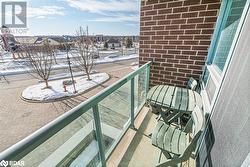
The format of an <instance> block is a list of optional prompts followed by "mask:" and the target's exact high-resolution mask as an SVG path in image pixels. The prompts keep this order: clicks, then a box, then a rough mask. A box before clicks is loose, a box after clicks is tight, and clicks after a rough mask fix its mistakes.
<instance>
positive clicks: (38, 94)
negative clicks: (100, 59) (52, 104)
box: [22, 73, 109, 101]
mask: <svg viewBox="0 0 250 167" xmlns="http://www.w3.org/2000/svg"><path fill="white" fill-rule="evenodd" d="M90 77H91V79H92V80H91V81H87V76H83V77H75V78H74V80H75V81H76V84H75V86H76V91H77V93H76V94H74V88H73V85H69V86H67V87H66V89H67V92H65V91H64V88H63V81H65V80H69V79H64V80H56V81H50V82H49V86H51V89H44V87H45V83H39V84H37V85H32V86H29V87H28V88H26V89H25V90H24V91H23V92H22V97H23V98H24V99H27V100H37V101H46V100H55V99H59V98H62V97H70V96H73V95H77V94H80V93H83V92H85V91H87V90H88V89H90V88H93V87H94V86H97V85H98V84H101V83H103V82H105V81H107V80H108V79H109V75H108V74H107V73H97V74H91V76H90Z"/></svg>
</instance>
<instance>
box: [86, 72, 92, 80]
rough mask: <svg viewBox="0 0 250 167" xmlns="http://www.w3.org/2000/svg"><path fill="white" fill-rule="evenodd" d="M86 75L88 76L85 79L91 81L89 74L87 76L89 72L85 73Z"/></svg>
mask: <svg viewBox="0 0 250 167" xmlns="http://www.w3.org/2000/svg"><path fill="white" fill-rule="evenodd" d="M87 77H88V79H87V81H91V78H90V76H89V73H87Z"/></svg>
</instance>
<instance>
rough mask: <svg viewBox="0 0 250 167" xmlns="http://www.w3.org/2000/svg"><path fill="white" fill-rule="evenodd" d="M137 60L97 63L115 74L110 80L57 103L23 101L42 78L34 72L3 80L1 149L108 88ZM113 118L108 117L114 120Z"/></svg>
mask: <svg viewBox="0 0 250 167" xmlns="http://www.w3.org/2000/svg"><path fill="white" fill-rule="evenodd" d="M135 61H137V60H136V59H133V60H126V61H121V62H115V63H109V64H100V65H97V66H96V67H95V69H96V70H98V71H100V72H107V73H109V74H110V75H111V79H110V80H109V81H107V82H105V83H104V84H102V85H101V86H99V87H97V88H95V89H93V90H91V91H89V92H87V93H84V94H81V95H79V96H76V97H74V98H69V99H66V100H62V101H60V102H53V103H28V102H25V101H23V100H21V98H20V95H21V92H22V90H24V89H25V88H26V87H27V86H29V85H32V84H36V83H37V82H38V80H37V79H34V77H32V76H31V75H28V74H21V75H16V76H8V77H7V81H8V83H7V82H6V81H4V80H3V79H2V80H0V124H1V127H0V151H3V150H4V149H6V148H7V147H9V146H11V145H13V144H15V143H16V142H18V141H20V140H21V139H23V138H25V137H26V136H28V135H29V134H31V133H32V132H34V131H35V130H37V129H39V128H41V127H42V126H44V125H46V124H47V123H48V122H50V121H52V120H54V119H55V118H57V117H58V116H60V115H61V114H63V113H65V112H67V111H68V110H70V109H71V108H73V107H75V106H76V105H78V104H79V103H81V102H83V101H84V100H86V99H88V98H89V97H91V96H93V95H94V94H96V93H97V92H99V91H101V90H103V89H104V88H106V87H108V86H109V85H110V84H112V83H114V82H115V81H117V80H118V79H120V78H122V77H123V76H124V75H126V74H128V73H130V72H131V71H132V69H131V68H130V66H129V65H130V64H131V63H133V62H135ZM62 71H65V72H66V71H67V70H60V71H56V72H55V73H59V72H62ZM108 116H109V115H108ZM109 117H110V116H109ZM109 117H107V118H108V119H113V118H109ZM104 119H105V118H104ZM114 120H115V119H114ZM117 121H118V122H119V121H121V120H119V119H118V120H117ZM119 126H120V125H119V124H117V128H119Z"/></svg>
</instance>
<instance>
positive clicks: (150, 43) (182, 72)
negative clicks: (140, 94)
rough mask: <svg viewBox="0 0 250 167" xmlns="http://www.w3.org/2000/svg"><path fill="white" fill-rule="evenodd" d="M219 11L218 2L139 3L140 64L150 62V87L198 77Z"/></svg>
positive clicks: (181, 83)
mask: <svg viewBox="0 0 250 167" xmlns="http://www.w3.org/2000/svg"><path fill="white" fill-rule="evenodd" d="M219 7H220V1H219V0H142V1H141V19H140V58H139V61H140V64H141V65H142V64H144V63H146V62H147V61H152V62H153V64H152V68H151V85H155V84H170V85H178V86H184V85H185V84H186V81H187V79H188V77H190V76H193V77H195V78H196V79H198V78H199V77H200V75H201V74H202V67H203V65H204V64H205V60H206V56H207V53H208V47H209V45H210V40H211V36H212V34H213V30H214V26H215V22H216V19H217V15H218V13H219Z"/></svg>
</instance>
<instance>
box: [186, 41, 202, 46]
mask: <svg viewBox="0 0 250 167" xmlns="http://www.w3.org/2000/svg"><path fill="white" fill-rule="evenodd" d="M198 44H199V41H194V40H191V41H184V45H198Z"/></svg>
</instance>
